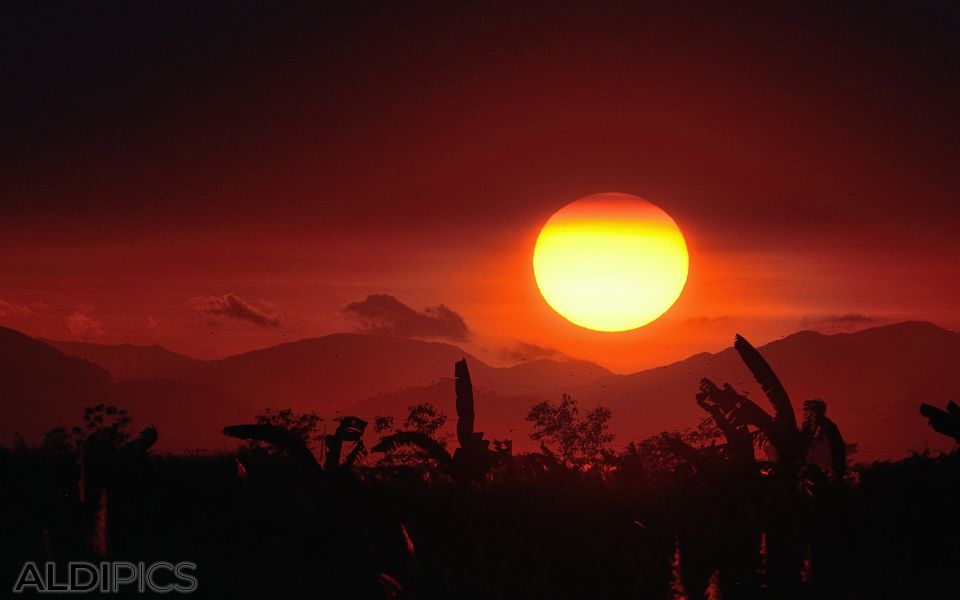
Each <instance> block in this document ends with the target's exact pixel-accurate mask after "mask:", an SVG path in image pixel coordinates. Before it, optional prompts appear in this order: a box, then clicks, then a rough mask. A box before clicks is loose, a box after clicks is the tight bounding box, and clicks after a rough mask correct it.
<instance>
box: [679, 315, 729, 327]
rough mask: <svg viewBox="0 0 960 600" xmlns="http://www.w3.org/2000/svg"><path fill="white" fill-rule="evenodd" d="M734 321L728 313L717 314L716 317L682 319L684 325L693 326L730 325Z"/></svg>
mask: <svg viewBox="0 0 960 600" xmlns="http://www.w3.org/2000/svg"><path fill="white" fill-rule="evenodd" d="M735 322H736V319H734V318H733V317H731V316H730V315H719V316H716V317H708V316H705V315H704V316H702V317H693V318H691V319H687V320H686V321H684V325H692V326H695V327H730V326H732V325H733V324H734V323H735Z"/></svg>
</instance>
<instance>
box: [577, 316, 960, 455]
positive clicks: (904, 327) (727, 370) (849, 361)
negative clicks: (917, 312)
mask: <svg viewBox="0 0 960 600" xmlns="http://www.w3.org/2000/svg"><path fill="white" fill-rule="evenodd" d="M748 338H749V336H748ZM731 342H732V339H731ZM760 351H761V352H762V353H763V355H764V357H765V358H766V359H767V361H768V362H769V363H770V365H771V366H772V367H773V368H774V370H775V371H776V372H777V375H779V377H780V379H781V381H782V382H783V384H784V386H785V387H786V389H787V392H788V393H789V394H790V397H791V400H792V401H793V404H794V408H795V410H796V411H797V412H798V418H799V416H800V415H799V411H800V409H801V405H802V402H803V401H804V400H808V399H812V398H822V399H824V400H825V401H826V402H827V404H828V413H827V414H828V416H830V417H831V418H833V419H834V420H835V421H836V422H837V423H839V424H840V427H841V429H842V430H843V433H844V436H845V437H846V439H847V441H848V442H855V443H857V444H858V445H859V453H860V454H859V455H857V456H855V457H854V458H855V459H857V460H872V459H881V458H890V457H900V456H904V455H905V454H907V453H908V451H922V450H923V449H924V447H926V446H929V447H930V448H931V449H942V450H948V449H950V448H952V447H953V443H952V441H951V440H949V439H948V438H946V437H944V436H942V435H939V434H937V433H935V432H934V431H933V430H932V429H930V428H929V427H928V426H927V423H926V420H925V419H923V418H921V417H920V415H919V414H918V412H917V410H918V407H919V404H920V403H921V402H928V403H932V404H936V405H944V404H946V403H947V401H949V400H957V399H960V378H957V377H956V376H955V373H956V371H957V369H958V367H960V334H957V333H956V332H952V331H947V330H944V329H941V328H939V327H937V326H935V325H932V324H930V323H919V322H907V323H899V324H895V325H887V326H883V327H876V328H872V329H867V330H864V331H860V332H857V333H849V334H836V335H823V334H820V333H815V332H812V331H802V332H799V333H796V334H793V335H790V336H787V337H785V338H783V339H781V340H777V341H775V342H771V343H769V344H766V345H764V346H762V347H760ZM701 377H709V378H711V379H713V380H714V381H715V382H716V383H718V384H722V383H724V382H729V383H730V384H731V385H733V386H734V387H736V388H737V389H739V390H746V391H748V392H749V394H750V397H751V398H752V399H754V400H755V401H758V402H759V403H760V404H761V405H762V406H764V407H765V408H767V407H768V406H769V405H768V404H767V403H766V399H765V397H764V396H763V392H762V391H761V390H760V388H759V386H758V385H757V384H756V383H755V382H754V381H753V378H752V376H751V375H750V372H749V371H748V370H747V369H746V367H745V366H744V365H743V364H742V363H741V361H740V358H739V356H738V355H737V353H736V351H734V350H733V348H732V347H731V348H728V349H726V350H723V351H722V352H719V353H716V354H708V353H704V354H697V355H695V356H692V357H690V358H688V359H686V360H683V361H680V362H677V363H674V364H671V365H667V366H665V367H660V368H657V369H650V370H647V371H642V372H639V373H634V374H632V375H620V376H617V375H614V376H611V377H607V378H604V379H602V380H600V381H599V382H597V383H596V384H594V385H588V386H580V387H576V388H571V389H570V390H568V391H570V392H571V393H573V394H574V396H575V397H577V398H580V399H581V400H582V401H584V402H585V403H587V404H594V403H603V404H605V405H606V406H608V407H610V408H611V409H612V410H613V414H614V419H613V424H614V427H615V429H616V430H617V432H618V433H619V434H620V437H621V439H623V438H624V437H635V436H637V435H642V434H650V433H655V432H658V431H663V430H671V429H676V428H679V427H684V426H690V425H693V424H695V423H696V422H697V421H698V420H699V419H700V418H702V417H703V416H704V413H703V412H702V411H701V410H700V409H699V408H698V407H697V405H696V403H695V399H694V393H695V392H696V390H697V384H698V382H699V381H700V378H701Z"/></svg>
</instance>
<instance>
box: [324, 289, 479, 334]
mask: <svg viewBox="0 0 960 600" xmlns="http://www.w3.org/2000/svg"><path fill="white" fill-rule="evenodd" d="M343 312H344V313H345V314H346V315H347V316H348V317H350V318H352V319H353V320H355V321H356V322H357V324H358V325H357V330H358V331H362V332H364V333H378V334H383V335H396V336H401V337H434V338H445V339H449V340H457V341H464V340H466V339H467V338H469V337H470V330H469V329H467V324H466V323H465V322H464V320H463V317H461V316H460V315H459V314H457V313H456V312H454V311H452V310H450V309H449V308H447V307H446V306H444V305H443V304H440V305H438V306H434V307H427V308H425V309H423V312H417V311H416V310H414V309H412V308H410V307H409V306H407V305H406V304H404V303H403V302H400V301H399V300H397V299H396V298H394V297H393V296H391V295H389V294H371V295H369V296H367V297H366V298H365V299H364V300H360V301H358V302H351V303H350V304H348V305H346V306H345V307H343Z"/></svg>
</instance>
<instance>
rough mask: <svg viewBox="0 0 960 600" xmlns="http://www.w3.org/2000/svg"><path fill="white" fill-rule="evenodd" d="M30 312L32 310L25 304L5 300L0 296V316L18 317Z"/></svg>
mask: <svg viewBox="0 0 960 600" xmlns="http://www.w3.org/2000/svg"><path fill="white" fill-rule="evenodd" d="M31 312H33V311H31V310H30V309H29V308H27V307H26V306H21V305H20V304H14V303H13V302H7V301H6V300H4V299H3V298H0V317H18V316H21V315H28V314H30V313H31Z"/></svg>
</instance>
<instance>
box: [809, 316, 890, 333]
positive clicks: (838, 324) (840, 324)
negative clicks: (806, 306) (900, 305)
mask: <svg viewBox="0 0 960 600" xmlns="http://www.w3.org/2000/svg"><path fill="white" fill-rule="evenodd" d="M888 321H889V319H884V318H882V317H874V316H871V315H865V314H863V313H846V314H842V315H819V316H807V317H803V319H801V321H800V327H802V328H803V329H812V330H814V331H819V332H821V333H846V332H852V331H859V330H861V329H867V328H868V327H873V326H876V325H880V324H882V323H886V322H888Z"/></svg>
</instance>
